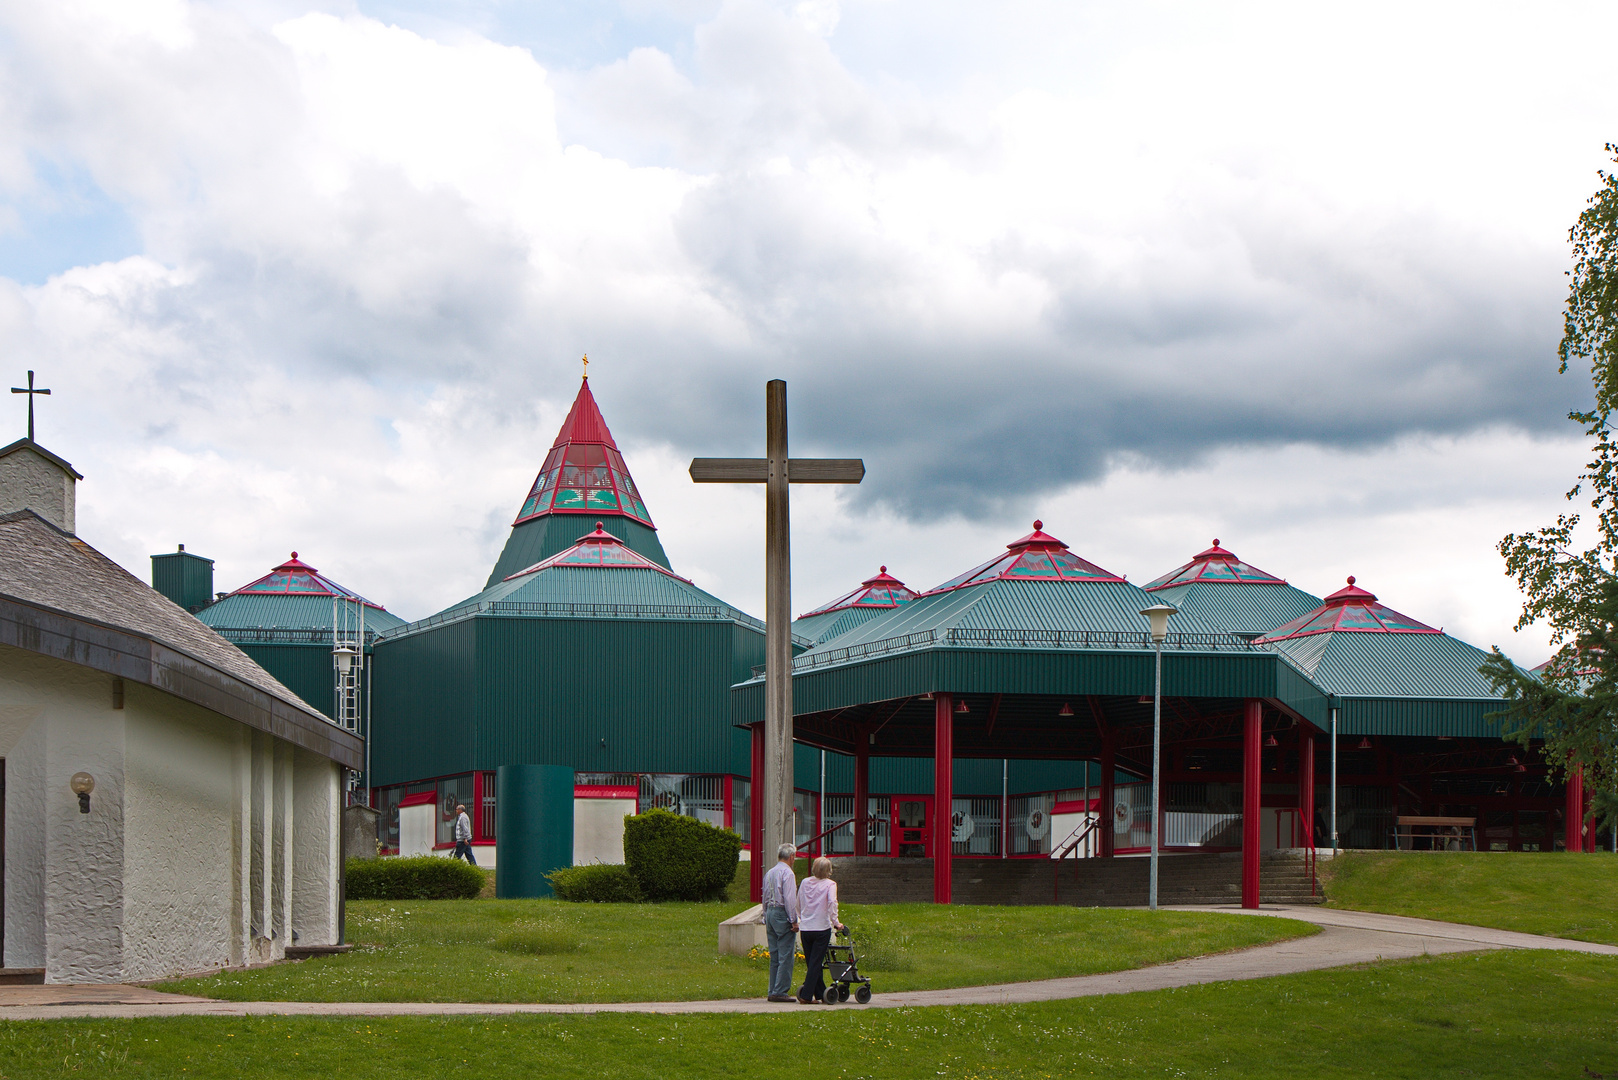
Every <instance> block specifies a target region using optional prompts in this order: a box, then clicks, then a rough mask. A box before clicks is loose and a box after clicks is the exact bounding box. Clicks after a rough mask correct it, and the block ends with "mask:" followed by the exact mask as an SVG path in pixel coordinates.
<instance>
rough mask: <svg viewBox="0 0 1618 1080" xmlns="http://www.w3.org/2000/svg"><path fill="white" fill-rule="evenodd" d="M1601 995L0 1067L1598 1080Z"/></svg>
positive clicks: (122, 1044) (62, 1033)
mask: <svg viewBox="0 0 1618 1080" xmlns="http://www.w3.org/2000/svg"><path fill="white" fill-rule="evenodd" d="M1253 921H1255V922H1259V921H1266V922H1267V921H1268V920H1253ZM1614 1000H1618V961H1614V960H1613V959H1611V958H1607V957H1597V956H1583V955H1578V954H1573V953H1553V952H1526V951H1521V952H1520V951H1500V952H1491V953H1472V954H1451V955H1447V956H1442V957H1436V958H1432V959H1422V960H1411V961H1400V962H1395V963H1386V964H1376V965H1371V966H1368V967H1363V968H1350V969H1338V970H1333V971H1321V972H1311V973H1308V974H1304V975H1292V976H1285V977H1281V978H1274V979H1264V980H1255V981H1252V982H1240V983H1223V984H1215V985H1210V986H1199V987H1188V988H1184V989H1180V990H1166V991H1155V992H1151V993H1142V994H1128V995H1120V996H1115V997H1101V998H1086V999H1079V1000H1075V1001H1065V1002H1051V1003H1045V1004H1038V1005H1019V1006H977V1007H956V1008H927V1009H896V1010H869V1011H864V1012H858V1013H856V1012H854V1011H852V1010H844V1009H802V1008H786V1007H783V1009H782V1015H765V1016H718V1015H706V1016H704V1015H687V1016H647V1015H597V1016H526V1017H494V1018H488V1019H476V1018H469V1017H422V1018H410V1019H389V1020H374V1019H373V1020H366V1019H362V1018H351V1017H341V1018H339V1017H333V1018H316V1017H289V1018H263V1019H236V1018H223V1017H206V1018H203V1017H186V1018H173V1019H149V1020H116V1021H115V1020H107V1021H28V1022H23V1021H14V1022H10V1023H7V1024H5V1025H3V1026H0V1075H3V1076H5V1077H10V1078H21V1077H29V1078H33V1077H54V1076H96V1077H117V1078H126V1077H127V1078H143V1077H164V1078H168V1077H199V1078H209V1077H238V1076H252V1077H255V1078H259V1077H263V1078H284V1080H296V1078H311V1080H312V1078H317V1077H318V1078H323V1080H324V1078H328V1077H329V1078H333V1080H367V1078H373V1077H374V1078H378V1080H381V1078H388V1080H394V1078H396V1077H398V1076H400V1075H412V1076H416V1075H421V1076H450V1075H455V1076H477V1077H479V1078H480V1080H504V1078H507V1077H510V1078H519V1077H520V1078H524V1080H526V1078H529V1077H534V1076H544V1077H547V1078H556V1080H574V1078H577V1080H600V1078H601V1077H603V1076H611V1077H613V1078H614V1080H640V1078H648V1080H650V1078H658V1080H664V1078H668V1077H680V1078H687V1077H689V1078H694V1080H703V1078H709V1077H714V1078H717V1077H735V1076H753V1075H775V1074H793V1075H797V1074H803V1075H811V1076H814V1077H817V1078H821V1080H837V1078H858V1077H881V1078H883V1080H921V1078H925V1080H937V1078H938V1077H955V1078H962V1080H1036V1078H1046V1077H1085V1076H1099V1077H1107V1078H1110V1080H1127V1078H1131V1077H1161V1076H1199V1077H1203V1076H1215V1077H1217V1076H1227V1077H1242V1078H1250V1080H1271V1078H1275V1080H1281V1078H1285V1080H1295V1078H1296V1077H1311V1078H1324V1080H1331V1078H1336V1077H1345V1078H1346V1077H1355V1078H1360V1077H1420V1078H1435V1080H1448V1078H1451V1077H1454V1078H1461V1077H1540V1076H1544V1077H1580V1078H1583V1077H1591V1076H1601V1075H1605V1076H1609V1077H1611V1076H1614V1075H1618V1038H1615V1035H1618V1031H1615V1021H1614V1013H1613V1009H1612V1002H1613V1001H1614Z"/></svg>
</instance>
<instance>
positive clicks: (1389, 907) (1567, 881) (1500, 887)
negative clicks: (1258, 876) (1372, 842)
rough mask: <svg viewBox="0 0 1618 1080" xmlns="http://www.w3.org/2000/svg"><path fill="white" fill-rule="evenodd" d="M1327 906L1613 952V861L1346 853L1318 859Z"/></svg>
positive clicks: (1616, 928) (1617, 895)
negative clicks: (1571, 941) (1600, 945)
mask: <svg viewBox="0 0 1618 1080" xmlns="http://www.w3.org/2000/svg"><path fill="white" fill-rule="evenodd" d="M1320 869H1321V879H1322V883H1323V884H1324V886H1325V891H1326V896H1327V897H1328V898H1329V899H1328V906H1330V907H1334V908H1351V909H1353V910H1356V911H1381V912H1386V913H1387V914H1390V915H1413V916H1416V917H1418V918H1423V919H1440V920H1443V921H1444V922H1459V923H1472V924H1474V925H1477V926H1493V927H1497V928H1499V929H1502V930H1519V931H1521V932H1523V933H1527V934H1548V935H1550V936H1552V937H1565V938H1575V939H1578V940H1580V941H1599V942H1604V943H1606V944H1608V945H1618V857H1614V856H1613V855H1611V854H1607V855H1599V854H1598V855H1581V854H1577V853H1575V854H1571V855H1570V854H1567V853H1565V852H1530V851H1521V852H1489V851H1480V852H1470V851H1464V852H1384V851H1375V852H1371V851H1367V852H1350V853H1349V854H1346V855H1342V856H1340V857H1338V858H1336V859H1327V860H1322V861H1321V863H1320Z"/></svg>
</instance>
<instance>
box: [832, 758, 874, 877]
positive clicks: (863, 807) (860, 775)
mask: <svg viewBox="0 0 1618 1080" xmlns="http://www.w3.org/2000/svg"><path fill="white" fill-rule="evenodd" d="M870 806H871V737H870V736H869V735H867V734H866V733H865V731H864V730H863V729H862V730H861V731H860V733H859V742H857V743H856V744H855V745H854V854H855V855H869V854H870V850H869V849H870V835H871V833H870V824H869V823H868V822H867V821H866V815H867V814H869V813H870V812H871V811H870ZM834 820H835V819H834Z"/></svg>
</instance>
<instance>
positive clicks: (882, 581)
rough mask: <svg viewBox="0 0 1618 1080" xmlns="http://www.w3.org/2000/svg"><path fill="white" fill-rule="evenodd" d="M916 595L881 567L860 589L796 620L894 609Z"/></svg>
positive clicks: (861, 583)
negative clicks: (860, 610) (851, 611)
mask: <svg viewBox="0 0 1618 1080" xmlns="http://www.w3.org/2000/svg"><path fill="white" fill-rule="evenodd" d="M918 595H919V594H918V593H916V592H915V590H913V589H911V588H909V587H908V586H906V585H905V583H904V582H902V581H900V580H899V579H898V578H896V577H894V576H893V575H892V574H890V573H888V568H887V567H886V566H883V567H880V568H878V570H877V572H876V575H875V576H874V577H868V578H866V579H865V580H864V581H862V582H860V587H859V588H857V589H855V590H854V591H853V592H851V593H845V594H844V595H842V596H839V597H838V598H837V599H835V600H833V601H832V602H831V603H829V604H822V605H821V606H820V607H817V608H815V610H813V611H809V612H805V613H804V614H802V615H799V616H798V618H800V619H807V618H809V616H811V615H825V614H828V613H830V612H833V611H843V610H845V609H847V608H896V607H898V606H899V605H900V604H908V603H910V601H912V600H914V599H915V598H916V597H917V596H918Z"/></svg>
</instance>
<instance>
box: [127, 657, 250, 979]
mask: <svg viewBox="0 0 1618 1080" xmlns="http://www.w3.org/2000/svg"><path fill="white" fill-rule="evenodd" d="M124 701H125V709H124V768H125V783H124V889H125V899H124V977H125V978H131V979H155V978H159V977H161V976H163V975H166V974H169V973H171V972H173V971H175V970H183V971H200V970H203V969H205V968H211V967H223V966H225V965H227V964H229V963H231V961H232V950H231V938H232V934H233V930H234V927H233V922H232V918H231V897H232V893H233V891H234V890H233V889H232V880H231V879H232V876H233V875H232V867H231V856H232V853H233V850H234V845H233V844H232V843H231V825H232V824H233V821H234V816H235V808H234V806H233V800H234V798H235V794H236V793H235V784H234V783H233V782H232V776H231V772H232V769H233V767H234V765H235V759H236V755H237V753H239V742H240V740H239V739H238V738H237V735H236V729H237V728H239V727H240V725H238V724H235V723H232V722H231V721H229V720H226V719H225V718H223V717H221V716H217V715H215V714H213V713H210V712H208V711H207V710H205V709H201V708H198V707H196V706H193V705H189V704H187V703H186V702H183V701H178V700H176V699H174V698H172V697H169V696H168V695H167V694H163V693H161V692H159V691H156V690H152V689H150V688H149V687H144V686H128V687H127V688H126V690H125V695H124Z"/></svg>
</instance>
